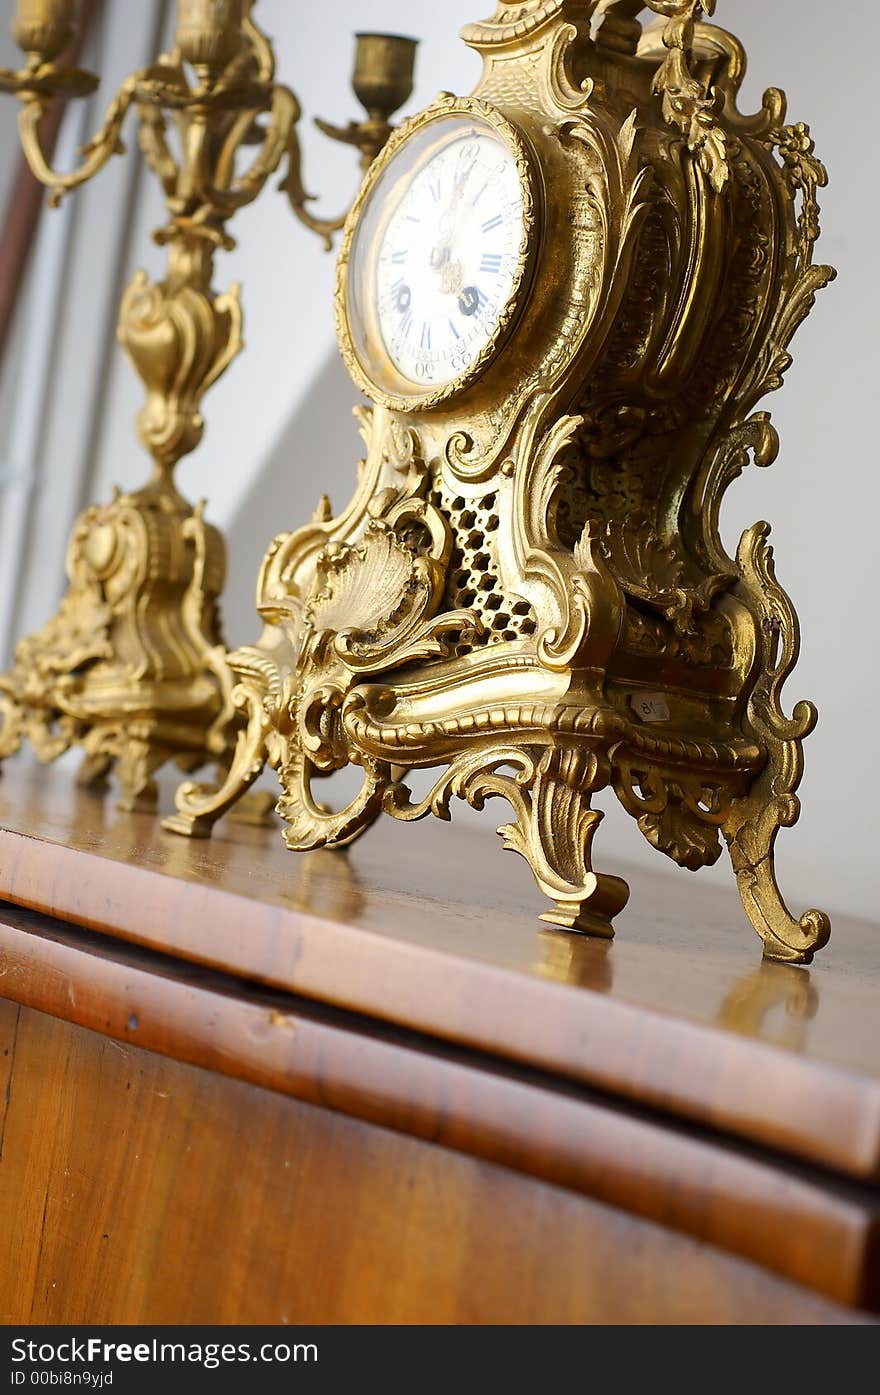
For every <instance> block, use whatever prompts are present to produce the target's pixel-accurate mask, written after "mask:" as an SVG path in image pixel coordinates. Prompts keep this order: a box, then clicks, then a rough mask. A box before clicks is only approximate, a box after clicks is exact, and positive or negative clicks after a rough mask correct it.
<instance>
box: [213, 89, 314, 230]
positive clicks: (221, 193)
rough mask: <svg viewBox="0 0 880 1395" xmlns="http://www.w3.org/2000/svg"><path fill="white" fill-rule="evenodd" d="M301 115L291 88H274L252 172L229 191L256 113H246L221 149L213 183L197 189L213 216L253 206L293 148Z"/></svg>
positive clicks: (224, 216)
mask: <svg viewBox="0 0 880 1395" xmlns="http://www.w3.org/2000/svg"><path fill="white" fill-rule="evenodd" d="M300 115H301V109H300V105H299V102H298V101H297V99H296V97H295V96H294V94H293V93H292V92H291V91H290V88H288V87H283V86H281V85H280V84H278V85H276V86H275V87H273V89H272V98H271V105H270V108H269V124H268V126H267V127H266V135H265V139H264V140H263V143H262V145H261V146H260V149H259V151H258V153H257V155H256V157H255V159H254V161H253V163H252V165H251V167H250V169H249V170H248V171H247V172H246V173H245V174H243V175H242V176H241V178H240V179H237V180H235V182H234V183H232V184H231V185H230V186H229V187H228V188H224V187H223V185H224V183H225V182H227V181H228V180H229V178H230V176H231V173H232V170H233V168H234V157H235V153H236V150H237V149H238V148H239V147H240V145H241V142H242V138H243V137H244V135H245V134H246V132H247V130H248V129H249V127H250V125H251V122H252V119H253V112H245V113H242V116H241V117H240V118H238V119H237V120H236V121H235V122H234V123H233V125H232V128H231V129H230V131H229V133H228V135H227V137H226V140H225V141H224V144H223V146H222V148H221V151H220V155H219V158H218V160H217V162H216V166H215V169H214V172H213V176H212V178H211V180H210V182H209V183H207V184H206V185H205V186H204V187H199V188H197V190H196V192H197V194H198V196H199V198H200V199H201V200H203V202H204V204H205V205H206V206H208V207H210V209H211V210H212V213H213V214H215V215H216V216H217V217H219V218H221V219H226V218H229V217H231V216H232V214H233V213H235V212H236V211H237V210H238V209H239V208H244V207H245V206H246V205H247V204H249V203H253V201H254V199H255V198H256V197H257V196H258V194H259V193H260V191H261V190H262V188H263V186H264V185H265V183H266V180H267V179H268V178H269V177H270V175H272V174H274V172H275V170H277V168H278V166H279V164H280V163H281V160H282V158H283V157H284V153H285V151H286V150H289V148H290V144H291V140H292V139H295V137H294V134H293V133H294V131H295V128H296V123H297V122H298V121H299V118H300Z"/></svg>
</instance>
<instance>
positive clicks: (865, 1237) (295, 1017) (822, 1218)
mask: <svg viewBox="0 0 880 1395" xmlns="http://www.w3.org/2000/svg"><path fill="white" fill-rule="evenodd" d="M0 987H2V992H3V994H4V995H5V996H7V997H9V998H10V999H13V1000H14V1001H16V1002H17V1003H19V1004H24V1005H25V1006H28V1007H32V1008H38V1009H41V1010H43V1011H46V1012H49V1013H52V1014H53V1015H55V1016H58V1017H62V1018H65V1019H67V1020H69V1021H71V1022H75V1023H80V1024H83V1025H85V1026H88V1027H94V1028H96V1029H97V1030H98V1031H100V1032H102V1033H105V1034H108V1035H110V1036H112V1037H114V1038H115V1039H117V1040H119V1041H123V1042H136V1043H137V1044H138V1046H140V1047H146V1048H148V1049H150V1050H154V1051H159V1052H162V1053H163V1054H166V1055H169V1056H172V1057H174V1058H175V1059H178V1060H183V1061H186V1062H189V1063H191V1064H195V1065H198V1066H204V1067H208V1068H210V1069H211V1070H214V1071H218V1072H221V1073H223V1074H227V1075H230V1076H234V1077H237V1078H239V1079H243V1080H247V1081H249V1082H251V1083H252V1084H256V1085H259V1086H262V1087H266V1088H269V1089H273V1090H276V1091H278V1092H281V1093H284V1094H287V1095H290V1096H293V1097H296V1098H298V1099H300V1100H304V1101H307V1102H309V1103H311V1104H317V1105H321V1106H322V1107H324V1108H326V1109H330V1110H333V1111H335V1112H338V1113H343V1114H347V1115H351V1116H353V1117H357V1118H360V1119H364V1120H367V1121H370V1122H373V1123H377V1124H381V1125H384V1126H386V1127H389V1128H392V1129H395V1130H397V1131H399V1132H401V1133H404V1134H407V1135H411V1136H414V1137H417V1138H421V1139H425V1140H427V1141H430V1142H432V1143H434V1144H436V1145H439V1146H441V1147H443V1148H449V1149H454V1150H456V1151H458V1152H463V1153H467V1154H469V1155H473V1156H476V1157H480V1158H483V1159H487V1160H489V1161H492V1162H495V1163H500V1164H502V1165H504V1166H506V1167H508V1168H511V1169H513V1170H515V1171H518V1172H522V1173H525V1174H528V1175H530V1176H533V1177H538V1178H541V1179H542V1180H545V1181H549V1182H552V1183H555V1184H557V1185H559V1186H562V1187H565V1188H567V1189H570V1190H573V1191H577V1192H580V1193H582V1194H584V1195H587V1196H590V1197H592V1198H595V1199H598V1200H600V1201H604V1202H607V1203H610V1204H612V1205H615V1206H617V1207H620V1208H621V1209H623V1210H625V1211H627V1212H630V1213H632V1214H635V1215H639V1216H644V1217H646V1218H648V1219H651V1220H656V1221H658V1222H660V1223H662V1224H663V1225H665V1226H667V1227H669V1228H671V1229H674V1230H676V1231H680V1232H684V1233H687V1234H690V1235H693V1236H695V1237H697V1238H699V1239H701V1240H707V1241H710V1242H711V1243H713V1244H714V1245H716V1246H718V1247H720V1248H722V1249H725V1250H729V1251H731V1252H733V1253H736V1254H740V1255H743V1256H745V1257H746V1258H749V1259H752V1260H754V1261H756V1262H757V1263H760V1264H761V1265H763V1266H765V1267H767V1268H769V1269H772V1270H775V1271H776V1272H778V1273H780V1274H782V1275H785V1276H786V1277H788V1278H791V1279H794V1280H796V1281H798V1282H800V1283H801V1284H804V1285H806V1286H808V1287H812V1288H814V1289H816V1290H817V1291H819V1292H822V1293H824V1294H826V1295H828V1296H829V1297H832V1298H834V1299H836V1300H838V1301H839V1302H842V1303H846V1304H849V1305H852V1306H862V1307H865V1308H871V1309H873V1308H874V1307H876V1306H878V1293H880V1254H878V1247H877V1236H878V1231H880V1193H875V1192H868V1191H861V1190H859V1189H857V1188H856V1187H854V1186H852V1185H846V1184H841V1183H840V1182H834V1181H833V1180H831V1179H829V1178H828V1177H826V1176H825V1175H823V1174H816V1173H811V1172H809V1171H808V1170H807V1169H805V1168H803V1167H800V1168H799V1167H795V1166H792V1165H788V1166H786V1165H785V1164H783V1163H781V1162H780V1160H779V1159H778V1158H776V1157H773V1156H771V1155H768V1154H764V1153H760V1152H758V1151H757V1150H755V1149H747V1148H744V1147H741V1146H740V1147H737V1146H732V1145H731V1144H730V1142H729V1141H727V1140H724V1139H721V1138H719V1137H718V1136H717V1135H713V1134H706V1133H701V1132H698V1131H696V1130H694V1129H682V1128H680V1127H679V1128H676V1127H674V1126H673V1125H671V1124H670V1122H669V1121H668V1120H665V1119H659V1118H654V1117H651V1116H641V1115H637V1114H635V1113H634V1112H633V1111H632V1110H631V1109H624V1108H621V1107H620V1106H619V1105H615V1104H614V1103H613V1102H611V1101H609V1100H608V1099H607V1098H602V1097H599V1096H596V1095H594V1094H591V1093H589V1092H587V1091H585V1090H583V1089H577V1088H575V1087H572V1086H570V1085H568V1086H566V1085H563V1084H561V1083H560V1082H559V1081H556V1080H554V1079H552V1078H548V1077H546V1076H544V1075H540V1074H538V1073H536V1072H529V1071H525V1070H523V1069H522V1068H520V1069H519V1070H517V1069H516V1068H515V1067H513V1066H508V1067H507V1068H506V1069H501V1068H500V1067H499V1064H498V1062H497V1061H493V1060H492V1059H491V1058H488V1057H485V1056H481V1055H479V1054H477V1053H475V1052H470V1053H465V1052H462V1051H460V1050H458V1051H455V1050H453V1049H452V1048H447V1049H446V1050H445V1051H440V1050H438V1049H437V1047H436V1044H432V1043H430V1042H427V1041H426V1040H425V1039H424V1038H422V1037H418V1036H416V1035H415V1034H413V1033H402V1032H400V1031H393V1030H391V1029H387V1028H386V1029H384V1030H380V1029H379V1028H378V1027H377V1025H376V1024H375V1023H371V1022H370V1021H369V1020H364V1019H358V1018H354V1017H352V1016H350V1015H349V1014H343V1013H340V1012H338V1011H333V1010H330V1009H326V1008H325V1009H316V1008H315V1006H314V1005H313V1004H312V1005H310V1004H308V1003H307V1002H305V1001H303V1000H302V999H294V998H291V997H285V996H283V995H280V994H268V993H265V992H263V993H258V992H256V991H254V990H253V989H251V990H250V991H245V990H244V989H243V986H242V985H240V984H239V985H235V984H234V983H233V982H231V981H230V980H228V979H224V978H223V977H222V976H220V975H217V974H212V973H210V972H207V971H204V970H198V969H195V968H190V969H189V970H187V969H186V968H185V966H182V965H179V964H175V963H174V962H173V961H171V960H164V961H163V960H160V959H159V958H158V957H157V956H155V955H152V954H149V953H147V952H145V951H143V950H137V949H132V948H129V947H125V946H120V947H118V948H115V949H114V947H113V946H108V945H107V944H106V942H104V941H102V940H101V939H100V938H99V937H98V936H94V935H92V936H89V935H87V934H85V933H83V932H79V933H77V932H75V931H72V930H69V929H66V928H65V927H63V926H61V925H59V926H56V927H54V928H52V929H47V928H46V927H45V925H41V924H40V921H39V918H37V917H36V916H35V915H34V913H31V912H26V911H18V912H15V911H12V912H11V913H10V911H7V912H6V913H5V915H4V916H3V918H2V923H0Z"/></svg>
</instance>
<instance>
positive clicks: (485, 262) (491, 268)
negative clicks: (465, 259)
mask: <svg viewBox="0 0 880 1395" xmlns="http://www.w3.org/2000/svg"><path fill="white" fill-rule="evenodd" d="M480 270H481V271H487V272H488V273H489V274H490V276H497V275H498V273H499V271H500V270H501V256H500V253H498V252H484V253H483V259H482V261H481V262H480Z"/></svg>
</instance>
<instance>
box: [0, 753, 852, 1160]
mask: <svg viewBox="0 0 880 1395" xmlns="http://www.w3.org/2000/svg"><path fill="white" fill-rule="evenodd" d="M0 826H2V831H0V897H3V898H5V899H7V900H8V901H10V902H13V903H15V904H17V905H22V906H27V907H33V908H36V909H38V910H40V911H42V912H44V913H46V914H49V915H51V916H53V917H57V918H59V919H61V920H64V921H68V922H72V923H75V924H80V925H84V926H87V927H90V928H92V929H94V930H96V931H98V932H99V933H101V934H103V935H106V936H109V937H112V938H114V939H123V940H126V941H129V942H131V943H136V944H140V945H143V946H146V947H149V948H151V949H153V950H158V951H161V952H162V953H164V954H167V955H172V956H175V957H179V958H181V959H183V960H186V961H188V962H191V963H194V964H201V965H204V966H207V967H211V968H213V969H216V970H219V971H222V972H223V973H225V974H228V975H231V976H234V977H237V978H239V979H243V980H246V981H248V982H256V983H260V984H262V985H264V986H267V987H270V988H273V989H277V990H281V991H284V992H291V993H295V994H297V995H299V996H301V997H303V998H306V999H309V1000H312V1001H314V1002H321V1003H326V1004H330V1005H333V1006H334V1007H338V1008H341V1009H344V1010H346V1011H349V1012H354V1013H357V1014H359V1015H362V1016H365V1017H370V1018H373V1019H376V1020H378V1021H382V1022H385V1023H389V1024H394V1025H396V1026H399V1027H405V1028H407V1029H410V1030H414V1031H417V1032H419V1033H421V1034H423V1035H425V1036H427V1037H430V1038H435V1039H438V1040H442V1041H445V1042H447V1043H451V1044H457V1045H460V1046H464V1047H467V1048H468V1049H473V1050H477V1051H480V1052H485V1053H488V1054H491V1055H492V1056H494V1057H497V1058H499V1059H501V1060H505V1061H508V1062H516V1063H520V1064H524V1065H528V1066H533V1067H536V1068H538V1069H540V1070H542V1071H545V1072H548V1073H551V1074H553V1075H555V1076H557V1077H559V1078H560V1079H562V1080H568V1081H570V1082H574V1083H577V1084H582V1085H588V1086H590V1087H592V1088H596V1089H600V1090H602V1091H605V1092H608V1093H609V1094H612V1095H614V1096H615V1097H617V1098H619V1099H623V1100H629V1101H631V1102H634V1103H637V1104H638V1105H639V1106H642V1107H647V1108H649V1109H652V1110H657V1111H662V1112H664V1113H668V1114H670V1115H672V1116H675V1117H676V1118H678V1119H681V1120H689V1121H692V1122H697V1123H699V1124H700V1125H701V1126H704V1127H710V1128H713V1129H717V1130H719V1131H723V1132H725V1133H727V1134H729V1135H733V1136H735V1137H738V1138H741V1139H744V1140H747V1141H749V1142H750V1143H754V1144H758V1145H760V1146H761V1147H765V1148H769V1149H772V1150H774V1151H780V1152H785V1153H788V1154H789V1155H791V1156H792V1157H796V1158H801V1159H804V1160H807V1161H809V1162H811V1163H814V1164H818V1165H821V1166H823V1167H826V1168H829V1169H832V1170H834V1171H836V1172H838V1173H841V1174H845V1175H848V1176H850V1177H853V1178H857V1179H865V1180H869V1181H872V1182H873V1181H877V1180H878V1179H880V1038H878V1033H877V1030H876V1022H877V1006H878V1001H880V954H878V944H880V939H878V935H877V931H876V928H875V927H872V926H869V925H861V924H858V923H855V922H847V921H845V920H841V919H838V922H837V926H836V934H835V939H834V941H833V943H832V945H831V946H830V947H829V950H828V951H827V952H825V953H823V956H822V960H821V963H817V964H816V966H815V967H814V968H812V969H811V970H809V971H808V970H806V969H797V968H791V967H788V966H784V965H778V964H769V963H762V962H761V960H760V958H759V957H758V956H759V947H758V941H757V939H754V940H752V939H751V938H750V937H749V935H748V933H747V931H746V929H745V927H744V924H743V919H742V912H741V909H740V907H739V902H738V898H737V897H736V894H735V893H734V892H731V893H730V894H729V895H725V894H724V892H723V891H719V889H718V888H717V887H714V886H711V885H708V886H707V885H704V884H701V883H698V882H696V881H695V880H693V879H692V878H691V877H689V876H686V875H685V874H683V873H682V874H680V875H678V876H676V875H674V874H669V875H666V874H661V875H658V876H656V877H652V876H650V875H648V874H645V873H643V872H641V871H639V870H638V869H630V870H629V871H627V875H628V876H630V878H631V881H632V884H633V896H632V900H631V902H630V907H631V909H630V910H629V911H628V913H627V914H626V915H625V916H624V917H623V918H622V920H621V924H620V929H619V934H618V938H617V939H616V940H615V941H614V942H613V943H611V944H608V943H605V942H597V941H591V940H588V939H585V938H582V937H579V936H571V935H567V934H565V933H564V932H562V931H555V930H550V929H546V928H543V929H542V928H539V925H538V922H537V920H536V918H535V917H536V915H537V912H538V910H539V909H540V897H539V896H538V894H537V892H536V891H535V890H534V888H533V886H532V883H531V879H530V877H529V874H528V871H527V869H526V868H525V867H524V865H520V864H519V861H518V860H517V859H513V858H510V857H505V856H502V855H501V852H500V848H499V845H498V843H497V841H496V840H494V839H493V838H492V837H491V835H484V834H482V833H481V832H480V831H473V830H471V829H468V830H464V831H462V830H458V829H449V828H446V827H441V826H437V825H432V826H417V827H411V828H401V827H399V826H397V825H389V824H382V825H380V826H379V827H377V829H376V830H375V831H374V832H373V833H371V834H370V835H368V836H367V837H366V838H365V839H363V840H362V841H361V842H359V843H358V844H357V845H356V846H355V847H354V848H352V849H351V850H350V851H349V852H348V853H347V854H339V853H327V852H321V853H311V854H306V855H295V854H291V853H288V852H286V851H285V849H284V847H283V844H282V843H281V840H280V836H279V833H278V831H277V830H271V829H255V828H244V827H242V826H241V825H227V826H226V828H225V829H224V827H223V826H222V825H221V828H220V830H219V831H218V834H217V835H216V837H215V839H214V841H213V842H210V843H191V842H188V841H186V840H184V839H180V838H176V837H174V836H173V835H171V834H166V833H163V832H162V831H161V829H160V828H159V827H158V826H157V823H156V821H155V820H154V819H152V818H150V817H148V816H146V815H137V814H122V813H120V812H119V811H117V810H116V809H115V808H114V807H113V806H112V805H111V804H110V803H109V802H102V801H101V800H98V799H95V798H94V797H92V796H88V795H83V794H79V793H77V792H75V791H74V789H73V787H72V783H71V780H70V776H69V773H68V772H65V771H62V770H58V769H55V770H52V771H45V770H34V769H32V768H29V767H28V766H27V765H25V764H23V763H22V764H10V765H9V766H8V767H7V770H6V774H5V776H4V779H3V782H2V784H0Z"/></svg>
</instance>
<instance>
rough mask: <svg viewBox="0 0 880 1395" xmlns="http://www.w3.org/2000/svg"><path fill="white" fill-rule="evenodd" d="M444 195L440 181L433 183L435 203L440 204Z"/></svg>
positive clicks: (432, 189) (432, 194)
mask: <svg viewBox="0 0 880 1395" xmlns="http://www.w3.org/2000/svg"><path fill="white" fill-rule="evenodd" d="M442 195H443V185H442V183H441V181H440V180H439V179H434V180H432V181H431V198H432V199H433V200H434V202H435V203H439V202H440V199H441V197H442Z"/></svg>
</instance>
